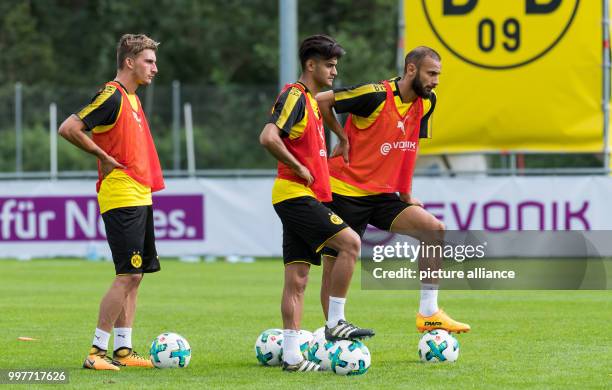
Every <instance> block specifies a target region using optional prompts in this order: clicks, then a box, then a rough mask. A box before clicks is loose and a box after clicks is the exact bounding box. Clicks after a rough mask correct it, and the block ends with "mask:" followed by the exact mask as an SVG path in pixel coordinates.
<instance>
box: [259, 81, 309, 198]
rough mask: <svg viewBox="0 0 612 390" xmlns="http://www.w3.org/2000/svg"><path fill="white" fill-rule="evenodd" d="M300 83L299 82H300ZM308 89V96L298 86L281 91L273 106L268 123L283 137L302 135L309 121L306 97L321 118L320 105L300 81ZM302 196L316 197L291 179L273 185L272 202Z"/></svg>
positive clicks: (292, 137)
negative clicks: (278, 130) (276, 128)
mask: <svg viewBox="0 0 612 390" xmlns="http://www.w3.org/2000/svg"><path fill="white" fill-rule="evenodd" d="M298 83H299V82H298ZM300 84H301V85H302V87H303V88H304V90H305V91H306V96H304V94H303V93H302V92H301V91H300V90H299V89H298V88H296V87H291V88H288V89H287V90H286V91H284V92H283V93H281V94H280V95H279V97H278V99H277V100H276V103H274V107H272V112H271V115H270V119H269V120H268V123H274V124H275V125H276V127H278V128H279V129H280V131H281V134H280V135H281V137H289V138H290V139H297V138H300V137H301V136H302V134H303V133H304V130H305V129H306V125H307V123H308V115H306V99H309V101H310V106H311V107H312V109H313V110H314V112H315V115H316V116H317V118H321V113H320V112H319V105H318V104H317V101H316V100H315V98H314V97H313V96H312V94H311V93H310V91H309V90H308V88H307V87H306V86H305V85H304V84H302V83H300ZM300 196H312V197H313V198H316V197H315V194H314V192H313V191H312V190H311V189H310V188H308V187H306V186H304V185H302V184H300V183H296V182H293V181H290V180H285V179H279V178H277V179H276V180H275V181H274V186H273V187H272V204H275V203H279V202H282V201H284V200H287V199H292V198H298V197H300Z"/></svg>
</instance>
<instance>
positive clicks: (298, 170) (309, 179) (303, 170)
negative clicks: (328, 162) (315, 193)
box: [294, 164, 314, 187]
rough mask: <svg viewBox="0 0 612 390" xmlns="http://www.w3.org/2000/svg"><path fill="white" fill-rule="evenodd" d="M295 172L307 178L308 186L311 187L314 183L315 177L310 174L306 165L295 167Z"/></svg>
mask: <svg viewBox="0 0 612 390" xmlns="http://www.w3.org/2000/svg"><path fill="white" fill-rule="evenodd" d="M294 172H295V174H296V175H298V176H299V177H301V178H302V179H304V180H306V186H308V187H310V186H311V185H312V183H314V178H313V177H312V175H311V174H310V171H309V170H308V168H306V167H305V166H303V165H301V164H300V165H299V166H298V167H297V168H296V169H294Z"/></svg>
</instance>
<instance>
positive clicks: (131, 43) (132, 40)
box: [117, 34, 159, 69]
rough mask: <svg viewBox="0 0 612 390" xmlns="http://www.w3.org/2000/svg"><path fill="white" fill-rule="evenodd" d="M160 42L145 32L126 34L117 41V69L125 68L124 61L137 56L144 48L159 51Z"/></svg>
mask: <svg viewBox="0 0 612 390" xmlns="http://www.w3.org/2000/svg"><path fill="white" fill-rule="evenodd" d="M157 46H159V42H155V41H154V40H153V39H151V38H149V37H148V36H146V35H145V34H124V35H123V36H122V37H121V39H119V43H117V69H123V62H124V61H125V59H126V58H128V57H132V58H134V57H136V56H137V55H138V53H140V52H141V51H143V50H146V49H151V50H153V51H157Z"/></svg>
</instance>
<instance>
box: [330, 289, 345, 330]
mask: <svg viewBox="0 0 612 390" xmlns="http://www.w3.org/2000/svg"><path fill="white" fill-rule="evenodd" d="M345 303H346V298H338V297H329V310H328V311H327V327H328V328H330V329H331V328H333V327H334V326H336V325H338V321H340V320H344V319H345V318H344V304H345Z"/></svg>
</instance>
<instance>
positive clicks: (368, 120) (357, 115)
mask: <svg viewBox="0 0 612 390" xmlns="http://www.w3.org/2000/svg"><path fill="white" fill-rule="evenodd" d="M399 80H400V78H399V77H396V78H393V79H390V80H389V85H390V86H391V90H392V91H393V101H394V102H395V106H396V107H397V111H398V112H399V113H400V115H402V116H403V115H405V114H406V113H407V112H408V110H409V109H410V107H411V106H412V102H409V103H404V102H403V101H402V98H401V96H400V93H399V87H398V85H397V82H398V81H399ZM334 99H335V101H336V102H335V105H334V109H335V110H336V112H337V113H339V114H343V113H350V114H351V117H352V121H353V124H354V125H355V127H357V128H358V129H366V128H368V127H370V126H371V125H372V124H373V123H374V122H375V121H376V119H377V118H378V115H379V114H380V113H381V111H382V109H383V107H384V104H385V101H386V100H387V91H386V89H385V85H384V84H383V83H382V82H380V83H365V84H358V85H355V86H351V87H345V88H336V89H334ZM435 106H436V95H435V93H433V92H432V96H431V98H430V99H423V112H424V114H423V118H422V119H421V125H420V135H419V137H420V138H428V136H429V133H430V131H429V129H430V128H431V126H430V120H431V115H432V114H433V111H434V108H435ZM330 183H331V188H332V192H333V193H336V194H339V195H345V196H367V195H376V194H377V193H376V192H370V191H366V190H363V189H361V188H357V187H355V186H352V185H350V184H348V183H345V182H343V181H341V180H338V179H336V178H334V177H331V178H330Z"/></svg>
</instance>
